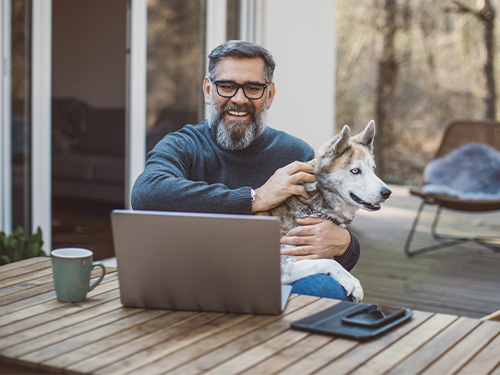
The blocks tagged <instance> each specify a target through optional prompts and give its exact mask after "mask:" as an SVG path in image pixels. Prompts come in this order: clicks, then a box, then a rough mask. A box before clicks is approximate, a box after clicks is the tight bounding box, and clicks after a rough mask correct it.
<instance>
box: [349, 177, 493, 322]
mask: <svg viewBox="0 0 500 375" xmlns="http://www.w3.org/2000/svg"><path fill="white" fill-rule="evenodd" d="M390 188H391V190H393V195H392V196H391V198H390V199H389V200H388V201H387V202H386V203H385V204H384V205H383V206H382V209H381V210H380V211H378V212H366V211H358V214H357V216H356V218H355V220H354V222H353V223H352V224H351V226H350V229H351V230H352V231H353V232H354V233H355V234H356V236H357V237H358V239H359V241H360V243H361V249H362V253H361V259H360V261H359V263H358V264H357V265H356V267H355V268H354V270H353V274H354V275H355V276H356V277H358V278H359V279H360V281H361V284H362V285H363V288H364V292H365V299H364V301H363V302H366V303H372V302H373V303H387V304H392V305H398V306H406V307H409V308H414V309H419V310H424V311H432V312H441V313H451V314H456V315H459V316H466V317H472V318H478V317H482V316H484V315H487V314H489V313H491V312H493V311H497V310H500V253H495V252H493V251H491V250H489V249H487V248H485V247H483V246H479V245H475V244H473V243H465V244H461V245H459V246H456V247H449V248H445V249H440V250H437V251H433V252H429V253H425V254H420V255H417V256H414V257H411V258H408V257H407V256H406V255H405V254H404V251H403V248H404V245H405V241H406V237H407V235H408V232H409V230H410V228H411V225H412V223H413V220H414V218H415V215H416V210H417V207H418V205H419V204H420V200H419V199H418V198H416V197H414V196H410V194H409V192H408V189H407V188H406V187H401V186H391V187H390ZM433 215H434V208H433V207H429V208H427V209H426V210H425V211H424V215H423V217H422V220H421V223H422V225H419V227H418V229H417V233H416V235H415V239H414V245H413V246H412V248H414V247H415V248H417V247H422V246H425V245H427V244H433V243H436V241H435V240H434V239H433V238H432V237H431V235H430V231H429V227H430V224H431V220H432V218H433ZM439 228H443V229H448V230H453V231H454V232H455V233H471V232H472V233H475V234H476V235H477V234H483V235H485V234H489V235H490V236H491V235H493V236H498V237H500V212H498V211H496V212H493V213H486V214H485V213H482V214H478V213H474V214H466V215H464V214H462V213H459V212H456V211H455V212H454V211H449V210H447V211H443V214H442V216H441V222H440V225H439Z"/></svg>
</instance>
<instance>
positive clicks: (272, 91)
mask: <svg viewBox="0 0 500 375" xmlns="http://www.w3.org/2000/svg"><path fill="white" fill-rule="evenodd" d="M274 94H276V87H275V86H274V82H271V84H270V86H269V100H268V102H267V109H269V108H271V104H273V99H274Z"/></svg>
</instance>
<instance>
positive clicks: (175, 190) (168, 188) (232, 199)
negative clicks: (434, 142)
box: [131, 120, 360, 269]
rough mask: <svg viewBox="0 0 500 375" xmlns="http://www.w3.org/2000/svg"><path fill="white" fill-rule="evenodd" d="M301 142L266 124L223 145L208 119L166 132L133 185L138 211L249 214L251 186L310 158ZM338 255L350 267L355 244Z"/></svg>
mask: <svg viewBox="0 0 500 375" xmlns="http://www.w3.org/2000/svg"><path fill="white" fill-rule="evenodd" d="M313 157H314V150H313V149H312V148H311V147H310V146H309V145H308V144H307V143H305V142H304V141H302V140H300V139H298V138H296V137H293V136H291V135H289V134H287V133H285V132H282V131H278V130H275V129H272V128H269V127H267V128H266V130H265V131H264V132H263V133H262V134H261V135H260V136H259V137H258V138H257V139H256V140H255V141H254V142H253V143H252V144H251V145H250V146H249V147H247V148H246V149H244V150H240V151H227V150H224V149H221V148H220V147H219V146H218V145H217V143H216V141H215V136H214V134H213V132H212V131H211V130H210V128H209V127H208V123H207V121H206V120H205V121H203V122H202V123H201V124H198V125H186V126H185V127H183V128H182V129H181V130H179V131H177V132H174V133H170V134H168V135H167V136H165V137H164V138H163V139H162V140H161V141H160V142H158V144H157V145H156V146H155V147H154V149H153V150H152V151H151V152H150V153H149V154H148V160H147V163H146V168H145V170H144V172H143V173H142V174H141V175H140V176H139V177H138V178H137V180H136V182H135V184H134V187H133V190H132V197H131V198H132V200H131V201H132V207H133V208H134V209H136V210H155V211H178V212H206V213H223V214H248V215H250V214H252V200H251V193H250V191H251V189H252V188H253V189H257V188H258V187H260V186H262V185H263V184H264V183H265V182H266V181H267V180H268V179H269V178H270V177H271V176H272V175H273V174H274V172H275V171H276V170H277V169H278V168H281V167H284V166H285V165H287V164H290V163H291V162H293V161H295V160H300V161H308V160H311V159H313ZM351 239H352V240H351V245H350V246H349V249H348V250H347V251H346V252H345V254H344V255H342V256H341V257H337V258H336V259H337V260H338V261H339V262H340V263H341V264H342V265H343V266H344V267H345V268H347V269H351V268H352V267H354V265H355V264H356V262H357V260H358V258H359V252H360V250H359V244H358V241H357V239H356V237H355V236H354V235H352V234H351Z"/></svg>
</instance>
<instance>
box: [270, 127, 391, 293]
mask: <svg viewBox="0 0 500 375" xmlns="http://www.w3.org/2000/svg"><path fill="white" fill-rule="evenodd" d="M374 137H375V122H374V121H370V122H369V123H368V125H367V126H366V128H365V129H364V130H363V131H362V132H361V133H359V134H357V135H356V136H351V129H350V128H349V126H347V125H344V127H343V128H342V130H341V132H340V133H339V134H337V135H336V136H334V137H333V138H332V139H331V140H330V141H328V142H327V143H325V144H324V145H323V146H322V147H321V148H320V149H319V150H318V151H317V152H316V155H315V158H314V160H312V161H311V163H312V165H313V166H314V169H315V172H314V175H315V177H316V182H314V183H305V184H304V185H305V187H306V189H307V191H308V192H309V194H310V196H311V198H310V199H305V198H303V197H301V196H297V195H294V196H291V197H289V198H288V199H287V200H285V201H284V202H283V203H282V204H281V205H279V206H278V207H276V208H274V209H272V210H270V211H268V212H267V213H266V214H269V215H273V216H278V217H280V222H281V223H280V229H281V235H282V236H283V235H285V234H286V233H287V232H288V231H289V230H290V229H292V228H294V227H296V226H297V223H296V220H297V219H298V218H303V217H306V216H319V217H322V218H326V219H329V220H331V221H333V222H335V223H336V224H338V225H341V226H345V225H346V224H349V223H350V222H351V221H352V220H353V219H354V215H355V213H356V211H357V210H358V209H360V208H363V209H365V210H368V211H375V210H379V209H380V203H382V202H384V201H385V200H386V199H387V198H389V195H390V194H391V191H390V190H389V189H388V187H387V186H386V184H384V182H383V181H382V180H380V179H379V178H378V177H377V176H376V175H375V172H374V169H375V162H374V159H373V140H374ZM291 258H293V257H292V256H284V255H282V256H281V282H282V283H283V284H292V283H294V282H295V281H297V280H299V279H302V278H304V277H307V276H311V275H315V274H326V275H329V276H331V277H332V278H334V279H335V280H336V281H337V282H338V283H339V284H340V285H342V287H343V288H344V289H345V290H346V292H347V295H350V296H351V297H352V298H353V300H354V301H357V302H359V301H361V300H362V299H363V289H362V287H361V284H360V282H359V280H358V279H356V278H355V277H354V276H352V275H351V274H350V273H349V272H348V271H347V270H345V269H344V268H343V267H342V266H341V265H340V264H339V263H338V262H337V261H335V260H333V259H314V260H312V259H304V260H300V261H296V262H292V261H291Z"/></svg>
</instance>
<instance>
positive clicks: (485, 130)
mask: <svg viewBox="0 0 500 375" xmlns="http://www.w3.org/2000/svg"><path fill="white" fill-rule="evenodd" d="M469 143H480V144H486V145H489V146H491V147H493V148H494V149H496V150H499V151H500V122H494V121H472V120H457V121H453V122H451V123H450V124H448V126H447V128H446V130H445V132H444V135H443V139H442V142H441V145H440V147H439V149H438V151H437V153H436V155H435V159H437V158H441V157H443V156H445V155H446V154H448V153H449V152H450V151H453V150H455V149H457V148H459V147H461V146H464V145H466V144H469ZM422 188H423V186H420V187H419V188H412V189H410V194H411V195H415V196H417V197H419V198H421V199H422V202H421V204H420V206H419V208H418V210H417V215H416V217H415V220H414V222H413V225H412V228H411V230H410V232H409V234H408V238H407V240H406V244H405V248H404V251H405V254H406V255H407V256H409V257H411V256H414V255H417V254H422V253H425V252H429V251H433V250H438V249H442V248H445V247H449V246H454V245H458V244H460V243H463V242H467V241H471V242H474V243H476V244H478V245H481V246H484V247H487V248H489V249H491V250H493V251H496V252H500V246H499V245H496V244H494V243H492V240H494V239H496V238H493V237H489V238H485V237H481V238H479V237H467V236H463V237H461V236H455V235H451V234H440V233H438V231H437V226H438V222H439V218H440V215H441V212H442V211H443V209H449V210H455V211H463V212H486V211H494V210H500V199H499V200H468V199H459V198H455V197H452V196H449V195H441V194H432V193H426V192H424V191H422ZM427 205H430V206H435V207H436V213H435V216H434V219H433V222H432V226H431V228H430V229H431V234H432V236H433V237H434V238H435V239H437V240H440V241H441V240H445V241H444V242H439V243H438V244H436V245H432V246H426V247H423V248H419V249H416V250H411V249H410V245H411V242H412V240H413V236H414V234H415V230H416V228H417V224H418V222H419V220H420V216H421V214H422V211H423V209H424V207H425V206H427Z"/></svg>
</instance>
